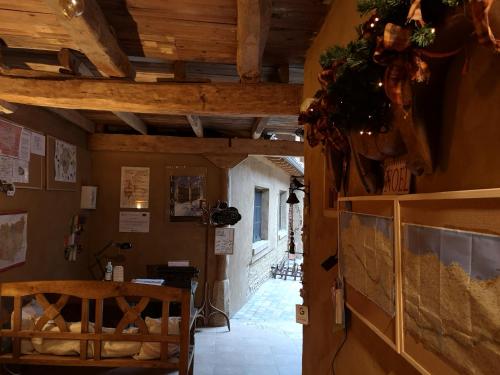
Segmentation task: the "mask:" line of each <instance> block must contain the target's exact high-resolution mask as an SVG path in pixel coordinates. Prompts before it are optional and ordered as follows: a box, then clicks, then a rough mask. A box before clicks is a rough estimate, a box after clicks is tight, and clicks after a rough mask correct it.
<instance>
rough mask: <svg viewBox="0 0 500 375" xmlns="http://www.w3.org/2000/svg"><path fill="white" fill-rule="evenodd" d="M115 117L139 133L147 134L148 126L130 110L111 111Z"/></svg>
mask: <svg viewBox="0 0 500 375" xmlns="http://www.w3.org/2000/svg"><path fill="white" fill-rule="evenodd" d="M113 113H114V114H115V116H116V117H118V118H119V119H120V120H122V121H123V122H124V123H126V124H127V125H128V126H130V127H131V128H132V129H134V130H136V131H138V132H139V133H140V134H148V127H147V126H146V124H145V123H144V121H142V120H141V119H140V118H139V117H138V116H136V115H135V114H133V113H130V112H117V111H114V112H113Z"/></svg>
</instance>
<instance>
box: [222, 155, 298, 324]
mask: <svg viewBox="0 0 500 375" xmlns="http://www.w3.org/2000/svg"><path fill="white" fill-rule="evenodd" d="M230 173H231V175H230V176H231V187H230V191H231V198H230V201H231V205H232V206H235V207H237V208H238V210H239V211H240V213H241V215H242V217H243V218H242V220H241V221H240V222H239V223H238V224H236V225H235V229H236V231H235V247H234V254H233V255H231V256H230V257H229V272H228V273H229V282H230V289H231V292H230V307H229V312H230V315H234V314H235V313H236V312H237V311H238V310H239V309H240V308H241V307H242V306H243V305H244V304H245V303H246V302H247V301H248V299H249V298H250V296H251V295H252V294H253V293H254V292H255V291H256V290H257V289H258V287H259V286H260V285H261V284H262V283H263V282H264V281H266V280H267V279H268V278H269V277H270V275H271V274H270V270H271V266H272V265H274V264H276V263H278V262H279V261H280V260H281V259H283V258H284V257H285V256H286V251H287V245H288V231H287V230H283V231H279V229H278V216H279V196H280V192H286V193H287V194H288V188H289V185H290V176H289V175H288V174H287V173H285V172H284V171H283V170H282V169H281V168H279V167H277V166H276V165H274V164H273V163H271V162H270V161H269V160H267V159H266V158H263V157H249V158H247V159H246V160H245V161H243V162H242V163H240V164H239V165H238V166H236V167H235V168H233V169H232V170H231V172H230ZM256 187H258V188H264V189H266V190H267V191H268V193H267V194H268V200H269V210H268V212H269V215H268V223H267V233H268V238H267V241H265V242H264V241H260V242H259V243H255V244H254V243H253V211H254V195H255V188H256ZM287 211H288V206H287ZM297 221H300V222H301V220H297Z"/></svg>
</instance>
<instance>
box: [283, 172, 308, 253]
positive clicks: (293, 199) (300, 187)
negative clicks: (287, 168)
mask: <svg viewBox="0 0 500 375" xmlns="http://www.w3.org/2000/svg"><path fill="white" fill-rule="evenodd" d="M292 177H293V178H292V181H291V182H290V188H289V189H288V199H287V200H286V203H288V204H289V205H291V206H293V205H294V204H298V203H300V201H299V198H297V194H295V192H296V191H302V192H303V193H304V197H305V198H306V199H307V200H309V189H308V188H307V187H306V185H304V184H303V183H302V182H300V181H299V180H298V178H297V177H294V176H292ZM292 211H293V210H292ZM288 239H289V241H288V254H289V255H295V254H303V253H297V252H296V250H295V233H294V231H293V213H292V216H291V224H290V232H289V234H288Z"/></svg>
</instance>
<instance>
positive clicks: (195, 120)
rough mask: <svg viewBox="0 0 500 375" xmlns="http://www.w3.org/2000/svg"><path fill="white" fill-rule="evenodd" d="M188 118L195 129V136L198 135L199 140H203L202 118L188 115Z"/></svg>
mask: <svg viewBox="0 0 500 375" xmlns="http://www.w3.org/2000/svg"><path fill="white" fill-rule="evenodd" d="M186 117H187V120H188V122H189V125H191V127H192V128H193V132H194V134H196V136H197V137H198V138H203V124H202V123H201V118H200V116H194V115H187V116H186Z"/></svg>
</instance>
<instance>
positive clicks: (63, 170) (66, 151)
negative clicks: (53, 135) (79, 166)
mask: <svg viewBox="0 0 500 375" xmlns="http://www.w3.org/2000/svg"><path fill="white" fill-rule="evenodd" d="M54 172H55V173H54V179H55V180H56V181H59V182H73V183H75V182H76V146H75V145H71V144H69V143H66V142H63V141H60V140H59V139H56V140H55V152H54Z"/></svg>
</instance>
